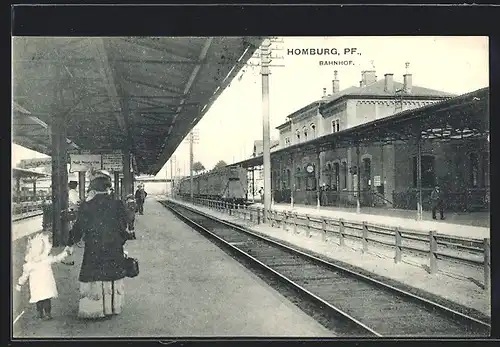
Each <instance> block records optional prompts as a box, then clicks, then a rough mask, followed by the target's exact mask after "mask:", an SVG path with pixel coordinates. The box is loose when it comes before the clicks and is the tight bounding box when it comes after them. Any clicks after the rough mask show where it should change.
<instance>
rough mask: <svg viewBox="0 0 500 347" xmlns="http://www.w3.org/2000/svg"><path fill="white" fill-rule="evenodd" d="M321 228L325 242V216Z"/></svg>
mask: <svg viewBox="0 0 500 347" xmlns="http://www.w3.org/2000/svg"><path fill="white" fill-rule="evenodd" d="M321 229H323V242H326V218H323V221H322V223H321Z"/></svg>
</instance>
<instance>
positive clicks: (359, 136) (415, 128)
mask: <svg viewBox="0 0 500 347" xmlns="http://www.w3.org/2000/svg"><path fill="white" fill-rule="evenodd" d="M489 117H490V116H489V88H482V89H479V90H476V91H473V92H470V93H467V94H463V95H459V96H456V97H453V98H450V99H447V100H444V101H440V102H436V103H433V104H429V105H426V106H423V107H420V108H416V109H409V110H405V111H402V112H398V113H396V114H394V115H392V116H389V117H385V118H381V119H377V120H374V121H372V122H368V123H365V124H361V125H358V126H355V127H352V128H349V129H345V130H342V131H339V132H336V133H332V134H328V135H325V136H321V137H319V138H317V139H314V140H311V141H307V142H303V143H298V144H295V145H292V146H288V147H285V148H282V149H279V150H277V151H275V152H273V153H271V158H276V157H281V156H284V155H291V154H293V153H296V152H304V151H306V152H314V153H317V152H318V151H327V150H330V149H333V148H336V147H337V148H345V147H351V146H356V145H357V144H361V145H362V144H368V143H372V144H373V143H392V142H395V141H405V142H406V141H415V140H416V139H417V138H420V139H422V140H429V141H461V140H464V139H473V138H482V139H486V138H487V137H488V136H489ZM262 160H263V159H262V155H260V156H258V157H254V158H250V159H247V160H244V161H241V162H238V163H234V164H231V165H230V166H234V165H238V166H242V167H253V166H259V165H262Z"/></svg>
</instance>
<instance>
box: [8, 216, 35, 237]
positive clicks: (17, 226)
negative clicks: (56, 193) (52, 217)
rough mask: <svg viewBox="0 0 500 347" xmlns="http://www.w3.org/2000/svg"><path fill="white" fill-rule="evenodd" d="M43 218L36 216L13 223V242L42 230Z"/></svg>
mask: <svg viewBox="0 0 500 347" xmlns="http://www.w3.org/2000/svg"><path fill="white" fill-rule="evenodd" d="M42 219H43V217H42V216H34V217H30V218H26V219H22V220H13V221H12V231H11V232H12V241H15V240H18V239H20V238H23V237H25V236H28V235H32V234H34V233H36V232H38V231H41V230H42Z"/></svg>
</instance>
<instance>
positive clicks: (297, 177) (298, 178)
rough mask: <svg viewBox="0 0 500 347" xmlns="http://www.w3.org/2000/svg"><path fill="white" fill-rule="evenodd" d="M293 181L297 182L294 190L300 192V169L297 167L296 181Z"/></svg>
mask: <svg viewBox="0 0 500 347" xmlns="http://www.w3.org/2000/svg"><path fill="white" fill-rule="evenodd" d="M295 181H296V182H297V183H296V187H295V188H296V190H300V184H301V177H300V167H298V168H297V169H296V179H295Z"/></svg>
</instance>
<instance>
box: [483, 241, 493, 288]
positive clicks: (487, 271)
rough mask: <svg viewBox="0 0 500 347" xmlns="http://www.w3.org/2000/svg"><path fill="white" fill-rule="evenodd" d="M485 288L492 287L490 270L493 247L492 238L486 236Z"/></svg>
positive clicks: (484, 243)
mask: <svg viewBox="0 0 500 347" xmlns="http://www.w3.org/2000/svg"><path fill="white" fill-rule="evenodd" d="M483 245H484V289H486V290H488V289H490V271H491V269H490V268H491V249H490V239H488V238H485V239H484V242H483Z"/></svg>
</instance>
